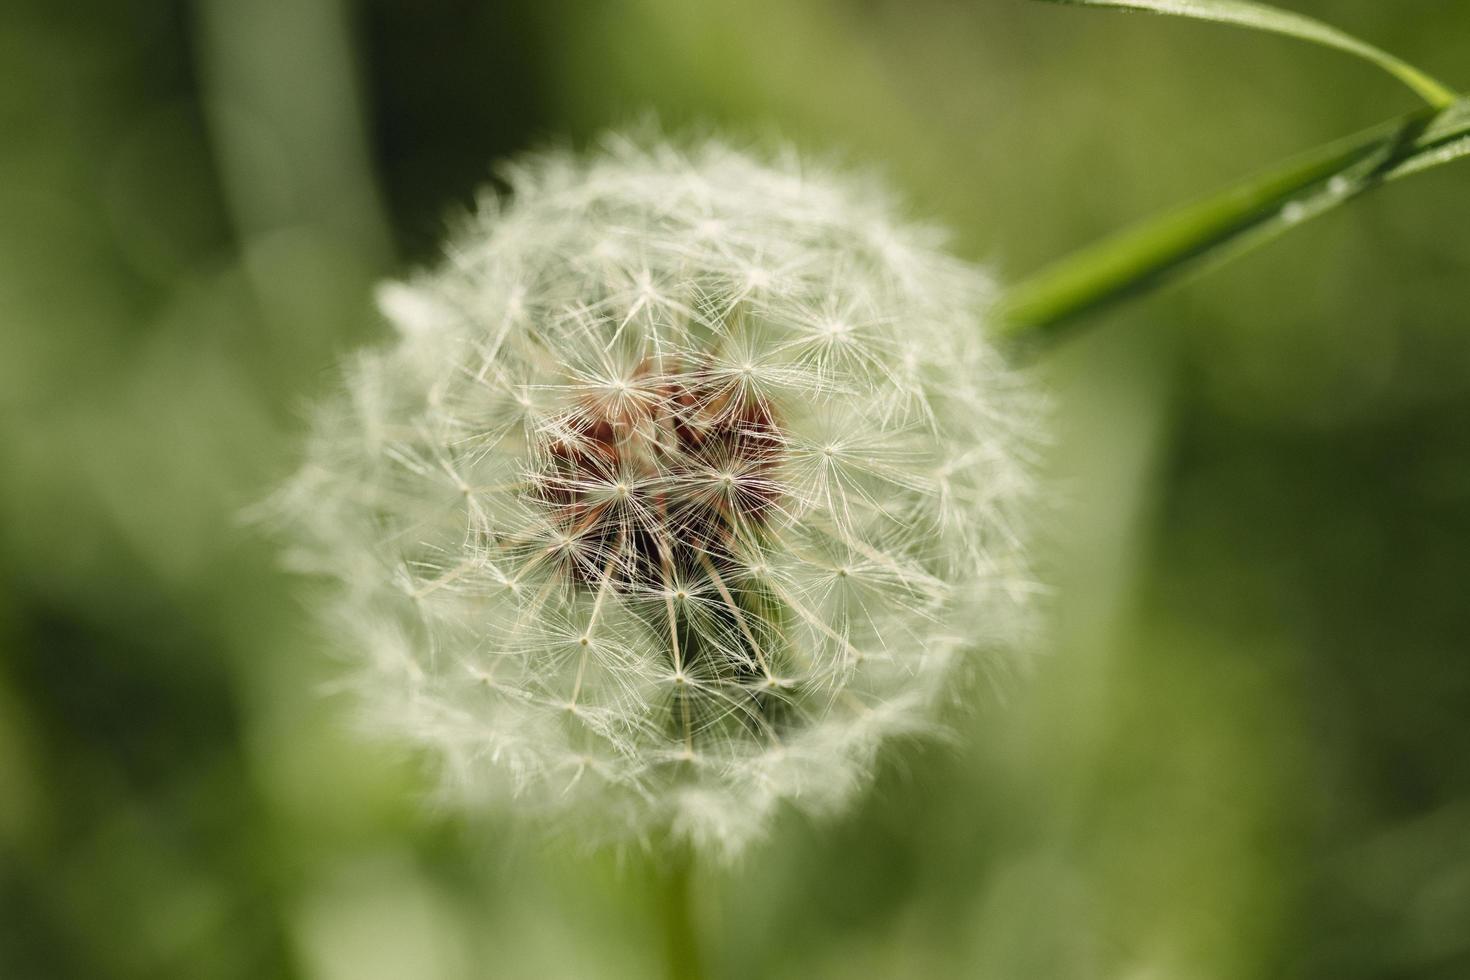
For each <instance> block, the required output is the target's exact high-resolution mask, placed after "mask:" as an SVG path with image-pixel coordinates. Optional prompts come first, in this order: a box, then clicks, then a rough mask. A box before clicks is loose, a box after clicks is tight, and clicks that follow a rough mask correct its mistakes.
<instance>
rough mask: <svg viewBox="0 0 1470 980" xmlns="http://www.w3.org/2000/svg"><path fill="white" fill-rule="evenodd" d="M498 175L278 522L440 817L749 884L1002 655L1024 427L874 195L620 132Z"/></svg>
mask: <svg viewBox="0 0 1470 980" xmlns="http://www.w3.org/2000/svg"><path fill="white" fill-rule="evenodd" d="M509 180H510V183H511V186H512V192H511V194H510V195H509V196H508V197H506V198H496V197H490V198H487V199H486V200H485V201H484V202H483V206H482V208H481V211H480V213H479V214H478V215H477V216H476V217H474V218H473V219H472V220H470V221H469V222H468V224H467V226H466V227H465V228H463V229H462V230H460V231H459V233H458V234H457V235H456V236H455V237H454V238H453V240H452V241H451V243H450V245H449V247H448V249H447V252H446V258H445V259H444V261H443V262H442V264H441V265H440V266H439V267H438V268H437V269H434V270H432V271H429V272H427V273H426V274H424V275H423V276H421V277H420V278H418V279H417V280H415V281H414V282H412V283H411V284H409V285H397V284H395V285H390V286H386V287H384V288H383V289H382V291H381V293H380V305H381V307H382V309H383V311H384V313H385V314H386V316H387V317H388V318H389V319H390V320H392V321H393V322H394V324H395V325H396V326H397V327H398V331H399V337H398V340H397V342H396V344H395V345H393V346H391V347H389V348H388V349H385V350H381V351H374V352H370V353H366V354H363V355H361V356H359V357H358V359H357V360H356V362H355V364H354V365H353V366H352V369H351V371H350V373H349V377H348V383H347V392H346V394H345V396H344V397H340V398H338V399H336V400H333V401H329V402H328V403H327V404H325V405H324V406H322V407H321V409H320V410H319V413H318V417H317V419H316V423H315V426H314V430H313V433H312V436H311V438H310V441H309V445H308V451H307V456H306V462H305V465H304V466H303V467H302V469H301V471H300V472H299V474H298V475H297V477H296V478H295V480H294V481H293V482H292V483H291V484H290V486H288V487H287V488H286V489H285V490H284V491H283V492H282V495H281V500H282V501H283V505H284V508H285V510H286V512H287V514H288V515H289V518H290V520H291V522H292V524H293V526H294V528H295V530H296V532H297V535H298V539H299V548H298V550H299V552H300V554H301V556H302V557H303V558H304V560H305V561H306V562H307V564H308V565H309V567H310V568H311V569H313V570H314V571H317V572H322V573H326V574H327V575H328V576H330V577H331V578H332V579H334V580H336V581H337V582H338V583H339V587H337V588H335V589H334V590H333V591H332V593H331V595H332V598H331V599H330V600H329V602H328V608H327V609H326V615H327V616H328V617H329V619H330V621H331V623H332V624H333V625H332V632H333V635H334V636H336V637H339V638H340V640H341V643H342V645H343V647H344V648H345V649H347V650H349V651H350V653H351V655H352V660H353V663H354V665H355V668H356V670H355V672H354V679H355V681H356V688H357V690H358V692H359V694H360V697H361V698H362V704H363V711H364V714H365V718H366V720H367V722H368V724H369V725H370V726H371V727H372V728H374V729H375V730H378V731H387V732H391V733H392V734H393V735H395V736H397V737H400V738H404V739H407V740H408V741H409V742H411V743H414V744H417V745H419V746H421V747H422V748H424V749H426V750H428V751H429V753H430V755H431V756H432V757H433V758H435V759H436V760H437V761H438V763H439V764H440V766H441V768H442V772H443V775H444V788H445V793H446V795H447V796H448V797H449V798H450V799H453V800H456V801H462V802H477V801H481V800H486V799H489V800H494V799H500V798H504V797H507V796H510V795H515V796H517V797H519V798H520V799H521V800H523V801H524V802H525V805H527V806H533V807H541V808H543V810H544V811H545V812H549V813H553V814H560V815H564V816H571V817H573V818H577V819H578V821H579V824H580V825H581V826H582V827H583V828H585V829H586V830H587V831H588V832H590V833H591V835H592V836H594V837H595V838H596V839H599V840H602V839H611V840H647V839H650V838H653V837H657V836H660V835H663V834H672V835H674V836H676V837H678V838H682V839H685V840H688V841H689V842H691V843H693V844H694V845H696V846H698V847H700V848H702V849H704V850H707V851H713V852H716V853H719V854H721V855H724V856H733V855H734V854H736V853H738V852H739V851H740V850H741V848H742V847H743V846H744V845H746V844H747V843H748V842H749V841H751V840H752V839H754V838H756V837H757V836H758V835H759V833H760V832H761V831H762V829H763V828H764V827H765V826H766V825H767V823H768V822H769V818H770V817H771V815H772V814H773V813H774V812H775V810H776V809H777V807H778V805H779V804H780V803H781V802H782V801H791V802H793V803H795V804H796V805H798V806H800V807H802V808H804V809H807V810H809V811H813V812H821V811H831V810H833V809H835V808H837V807H839V806H840V805H841V804H843V803H844V802H845V801H847V800H849V799H850V798H851V797H852V795H853V794H854V792H855V791H857V790H858V789H860V788H861V787H862V786H863V785H864V783H865V781H866V780H867V778H868V777H869V776H870V775H871V770H872V768H873V763H874V759H875V755H876V752H877V750H878V747H879V745H880V743H882V741H883V740H884V739H885V738H886V737H888V736H891V735H894V734H899V733H909V732H915V731H924V730H927V729H929V728H931V727H932V726H933V725H934V716H935V709H936V707H937V704H938V702H939V701H940V700H941V698H942V695H943V693H944V691H945V689H946V686H947V683H948V682H949V680H950V679H951V678H952V676H953V674H954V670H953V667H954V664H955V662H956V661H957V659H958V658H960V656H961V655H967V654H971V653H979V654H981V655H985V654H989V655H992V656H993V655H994V654H995V653H996V652H997V651H999V652H1005V651H1007V650H1009V649H1013V648H1014V647H1015V645H1016V641H1017V639H1018V635H1019V632H1020V630H1021V628H1022V625H1023V623H1024V621H1025V612H1026V607H1027V597H1028V596H1029V595H1030V594H1031V592H1032V591H1033V590H1032V589H1031V588H1030V586H1029V583H1028V580H1027V577H1026V570H1025V569H1026V563H1025V553H1024V547H1023V543H1024V540H1025V532H1024V522H1023V520H1022V517H1023V511H1024V509H1025V505H1026V502H1027V498H1028V496H1029V487H1030V479H1029V473H1028V471H1029V466H1028V463H1027V459H1026V456H1027V451H1028V448H1029V447H1030V445H1031V444H1032V435H1033V434H1032V431H1031V430H1032V428H1033V426H1034V424H1035V422H1036V399H1035V396H1034V394H1033V393H1032V391H1031V389H1030V387H1029V384H1028V383H1027V382H1026V381H1025V380H1023V378H1022V376H1021V375H1019V374H1018V373H1017V372H1015V371H1013V370H1012V369H1011V368H1009V367H1008V366H1007V365H1006V363H1005V362H1004V360H1003V359H1002V358H1001V357H1000V356H999V355H998V354H997V352H996V351H995V350H993V349H992V348H991V347H990V346H989V345H988V343H987V341H986V339H985V337H984V335H983V332H982V322H981V321H982V317H983V313H984V310H985V308H986V305H987V301H988V296H989V292H990V283H989V280H988V279H987V278H986V277H985V276H984V274H983V273H981V272H980V271H979V270H977V269H975V268H973V267H971V266H968V265H966V264H964V263H962V262H959V261H958V260H955V259H953V258H950V257H948V256H946V255H945V254H944V253H942V252H941V251H939V250H938V248H937V244H936V236H935V235H934V234H933V233H932V232H931V231H929V230H926V229H922V228H915V227H912V226H909V225H905V224H903V223H900V222H899V221H897V220H896V218H895V216H894V208H893V206H892V205H891V204H890V202H889V201H888V199H887V198H886V197H885V196H884V195H883V194H882V192H881V189H879V188H877V187H875V186H874V185H872V184H871V183H869V182H865V181H860V180H855V179H851V178H846V177H843V176H841V175H838V174H829V173H813V172H810V170H809V169H807V168H806V167H804V166H803V165H802V164H799V163H797V162H794V161H792V160H786V162H783V163H780V164H772V163H768V162H764V161H762V160H760V159H757V158H755V157H752V156H750V155H747V154H745V153H742V152H739V151H737V150H735V149H732V148H730V147H729V146H727V145H725V144H723V143H720V142H717V141H706V142H702V143H697V144H695V145H693V146H691V147H687V148H684V149H676V148H674V147H672V146H670V145H667V144H662V143H657V142H654V143H647V142H645V143H639V142H636V141H630V140H610V141H609V142H608V144H607V146H606V147H605V148H604V149H603V150H602V151H600V152H598V153H595V154H593V155H590V156H588V157H581V158H579V157H577V156H573V155H569V154H551V155H545V156H540V157H534V158H530V159H527V160H525V161H523V162H522V163H521V164H520V165H519V166H517V167H516V168H514V170H513V171H511V173H510V174H509Z"/></svg>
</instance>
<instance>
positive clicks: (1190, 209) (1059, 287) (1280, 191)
mask: <svg viewBox="0 0 1470 980" xmlns="http://www.w3.org/2000/svg"><path fill="white" fill-rule="evenodd" d="M1467 155H1470V97H1467V98H1464V99H1460V100H1459V101H1457V102H1455V103H1454V104H1452V105H1450V106H1449V107H1448V108H1446V109H1443V110H1440V111H1438V112H1435V111H1431V110H1423V109H1421V110H1419V111H1417V112H1413V113H1409V114H1408V115H1405V116H1400V117H1399V118H1397V119H1394V120H1391V121H1389V122H1387V123H1384V124H1383V125H1380V126H1377V127H1375V128H1373V129H1371V130H1368V131H1367V132H1365V133H1361V134H1359V135H1357V136H1352V137H1349V138H1347V139H1344V140H1339V141H1337V142H1334V143H1329V144H1327V145H1326V146H1323V147H1320V148H1318V149H1316V150H1312V151H1310V152H1308V153H1306V154H1303V155H1302V156H1300V157H1297V158H1296V159H1294V160H1291V161H1288V162H1287V163H1285V164H1283V165H1282V166H1280V167H1277V168H1276V169H1274V170H1271V171H1269V172H1267V173H1265V174H1262V175H1260V176H1257V177H1253V178H1251V179H1248V180H1246V181H1243V182H1242V183H1240V184H1237V185H1236V186H1234V187H1231V188H1229V189H1228V190H1226V191H1224V192H1223V193H1220V194H1216V195H1214V196H1212V197H1210V198H1207V199H1205V200H1203V201H1200V202H1198V203H1196V204H1192V205H1189V206H1186V207H1183V208H1181V209H1179V210H1177V211H1173V212H1170V213H1167V214H1164V215H1163V216H1161V217H1158V218H1155V219H1152V220H1150V221H1147V222H1145V223H1143V224H1141V225H1138V226H1136V227H1134V228H1132V229H1129V230H1126V231H1123V232H1121V233H1120V234H1118V235H1115V236H1113V237H1111V238H1108V239H1105V240H1103V241H1102V242H1100V243H1098V244H1096V245H1093V246H1091V247H1089V248H1086V249H1083V250H1082V251H1080V252H1078V253H1075V254H1073V255H1072V256H1070V257H1068V258H1066V259H1063V260H1062V261H1061V262H1058V263H1057V264H1055V265H1053V266H1051V267H1050V268H1047V269H1044V270H1042V271H1041V272H1040V273H1038V274H1036V275H1034V276H1032V277H1031V278H1030V279H1028V280H1026V281H1024V282H1022V283H1020V284H1018V285H1017V286H1015V287H1013V288H1012V289H1011V290H1010V291H1009V292H1008V293H1007V294H1006V295H1005V296H1004V297H1003V299H1002V301H1001V304H1000V312H1001V316H1002V321H1003V329H1004V330H1005V332H1007V333H1009V334H1011V335H1014V336H1021V335H1027V334H1033V335H1034V334H1043V333H1052V332H1055V331H1056V330H1057V328H1059V327H1061V326H1063V325H1065V324H1067V323H1069V322H1070V321H1072V320H1073V319H1074V318H1076V317H1078V316H1080V315H1081V314H1083V313H1087V312H1090V311H1092V310H1095V309H1098V308H1100V307H1102V306H1105V305H1107V304H1108V303H1110V302H1113V301H1115V300H1118V299H1121V298H1123V297H1125V296H1129V295H1132V294H1135V293H1138V292H1141V291H1144V290H1147V289H1151V288H1154V287H1157V286H1160V285H1162V284H1164V283H1167V282H1170V281H1173V280H1175V279H1178V278H1180V277H1182V276H1184V275H1187V274H1190V273H1195V272H1198V271H1200V270H1202V269H1204V268H1210V267H1213V266H1215V265H1218V264H1219V263H1221V262H1224V261H1226V260H1228V259H1231V258H1234V257H1236V256H1238V255H1240V254H1241V253H1243V252H1245V251H1247V250H1249V249H1251V248H1254V247H1256V246H1258V245H1260V244H1262V243H1264V242H1267V241H1270V240H1271V239H1273V238H1275V237H1276V236H1278V235H1280V234H1282V233H1283V232H1285V231H1286V230H1288V229H1290V228H1293V227H1295V226H1297V225H1299V224H1301V223H1302V222H1304V221H1306V220H1308V219H1310V218H1313V217H1315V216H1317V215H1319V214H1322V213H1324V212H1326V211H1330V210H1331V209H1333V208H1335V207H1337V206H1338V205H1340V204H1343V203H1345V202H1347V201H1350V200H1352V199H1353V198H1355V197H1357V196H1359V195H1360V194H1363V193H1366V192H1367V191H1369V190H1371V189H1373V188H1374V187H1377V186H1379V185H1381V184H1383V183H1385V182H1387V181H1390V180H1395V179H1397V178H1400V177H1405V176H1408V175H1409V174H1413V173H1418V172H1420V171H1422V170H1427V169H1429V168H1431V167H1435V166H1438V165H1440V164H1443V163H1448V162H1450V161H1451V160H1455V159H1458V158H1460V157H1462V156H1467Z"/></svg>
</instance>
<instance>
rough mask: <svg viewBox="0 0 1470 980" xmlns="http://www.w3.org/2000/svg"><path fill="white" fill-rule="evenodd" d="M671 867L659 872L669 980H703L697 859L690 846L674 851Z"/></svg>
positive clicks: (669, 858) (671, 857) (670, 858)
mask: <svg viewBox="0 0 1470 980" xmlns="http://www.w3.org/2000/svg"><path fill="white" fill-rule="evenodd" d="M668 862H669V863H668V864H667V865H665V866H664V867H661V868H660V869H659V901H660V902H661V904H662V906H663V907H662V909H661V912H662V918H663V929H664V955H665V957H666V966H667V968H668V977H669V980H702V978H703V977H704V975H705V974H704V965H703V961H702V960H701V959H700V955H699V938H698V934H697V932H696V930H695V928H694V915H693V912H694V909H693V904H692V901H691V899H692V894H691V888H690V884H691V879H692V878H693V873H694V855H693V853H692V852H691V851H690V849H689V848H688V847H687V846H684V845H680V846H678V847H675V848H673V849H672V853H671V854H670V855H669V857H668Z"/></svg>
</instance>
